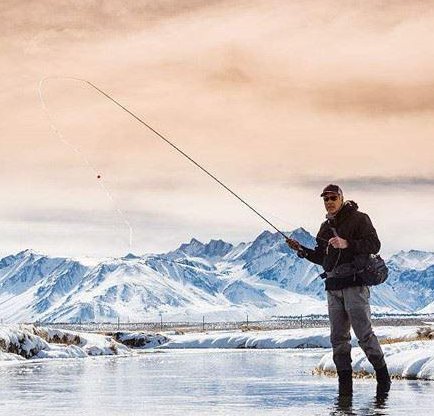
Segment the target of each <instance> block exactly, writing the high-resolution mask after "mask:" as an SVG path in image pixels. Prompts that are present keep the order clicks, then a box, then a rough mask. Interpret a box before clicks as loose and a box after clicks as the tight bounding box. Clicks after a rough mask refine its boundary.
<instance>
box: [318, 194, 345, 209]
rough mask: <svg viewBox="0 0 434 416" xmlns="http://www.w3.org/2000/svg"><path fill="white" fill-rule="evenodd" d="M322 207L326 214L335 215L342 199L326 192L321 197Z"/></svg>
mask: <svg viewBox="0 0 434 416" xmlns="http://www.w3.org/2000/svg"><path fill="white" fill-rule="evenodd" d="M322 198H323V200H324V206H325V209H326V210H327V213H328V214H331V215H335V214H336V213H337V212H338V211H339V210H340V208H341V206H342V203H343V197H342V196H341V195H338V194H335V193H334V192H327V193H326V194H325V195H324V196H323V197H322Z"/></svg>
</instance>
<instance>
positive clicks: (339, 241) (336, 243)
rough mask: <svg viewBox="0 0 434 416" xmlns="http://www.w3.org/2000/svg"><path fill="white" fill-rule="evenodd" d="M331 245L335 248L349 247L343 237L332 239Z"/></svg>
mask: <svg viewBox="0 0 434 416" xmlns="http://www.w3.org/2000/svg"><path fill="white" fill-rule="evenodd" d="M329 244H331V245H332V246H333V248H347V247H348V241H347V240H344V239H343V238H341V237H333V238H330V240H329Z"/></svg>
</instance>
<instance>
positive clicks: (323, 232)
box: [287, 184, 391, 396]
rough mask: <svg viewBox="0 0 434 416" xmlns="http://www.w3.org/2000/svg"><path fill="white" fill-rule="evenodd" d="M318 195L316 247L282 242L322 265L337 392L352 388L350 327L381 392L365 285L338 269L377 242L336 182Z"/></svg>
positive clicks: (385, 385) (383, 379) (382, 378)
mask: <svg viewBox="0 0 434 416" xmlns="http://www.w3.org/2000/svg"><path fill="white" fill-rule="evenodd" d="M321 197H322V198H323V200H324V206H325V209H326V210H327V215H326V218H327V220H326V221H325V222H323V223H322V224H321V227H320V230H319V232H318V235H317V238H316V243H317V245H316V247H315V248H314V249H310V248H307V247H304V246H302V245H301V244H300V243H299V242H298V241H296V240H293V239H289V238H288V239H287V244H288V246H289V247H290V248H292V249H293V250H295V251H297V255H298V256H299V257H301V258H306V259H307V260H309V261H310V262H312V263H316V264H319V265H321V266H322V267H323V268H324V270H325V273H324V274H323V275H321V277H323V278H325V289H326V291H327V301H328V312H329V319H330V341H331V344H332V347H333V361H334V363H335V365H336V369H337V372H338V378H339V395H342V396H349V395H351V394H352V392H353V380H352V367H351V344H350V340H351V335H350V327H351V326H352V327H353V330H354V333H355V334H356V336H357V338H358V340H359V345H360V347H361V348H362V349H363V351H364V352H365V354H366V357H367V358H368V360H369V361H370V363H371V364H372V365H373V367H374V369H375V372H376V376H377V393H379V394H384V393H387V392H388V391H389V390H390V385H391V381H390V377H389V372H388V370H387V366H386V362H385V361H384V356H383V351H382V349H381V347H380V344H379V342H378V339H377V337H376V336H375V334H374V332H373V331H372V324H371V309H370V306H369V296H370V293H369V288H368V287H367V286H364V284H363V282H362V281H361V279H360V278H359V276H356V275H355V274H353V275H350V276H349V275H348V274H347V275H346V276H345V273H344V272H342V271H343V270H344V269H345V268H346V267H350V268H351V267H352V263H353V262H354V261H355V256H356V255H358V254H376V253H378V251H379V250H380V244H381V243H380V240H379V239H378V236H377V232H376V231H375V228H374V227H373V225H372V223H371V220H370V219H369V217H368V215H366V214H364V213H362V212H360V211H358V206H357V204H356V203H355V202H354V201H344V196H343V193H342V190H341V188H340V187H339V186H337V185H332V184H330V185H328V186H326V187H325V188H324V190H323V192H322V194H321Z"/></svg>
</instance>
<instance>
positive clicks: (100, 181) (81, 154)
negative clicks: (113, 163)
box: [38, 77, 133, 250]
mask: <svg viewBox="0 0 434 416" xmlns="http://www.w3.org/2000/svg"><path fill="white" fill-rule="evenodd" d="M53 79H59V80H74V81H81V82H87V81H85V80H82V79H79V78H72V77H46V78H42V79H41V80H40V81H39V86H38V95H39V101H40V103H41V106H42V108H43V110H44V112H45V115H46V116H47V119H48V121H49V124H50V128H51V130H52V131H53V133H54V134H55V135H56V137H57V138H58V139H59V140H60V141H61V142H62V143H63V144H64V145H65V146H67V147H69V148H70V149H71V150H72V151H73V152H74V153H76V154H77V156H78V157H79V158H80V159H81V160H82V161H83V162H84V163H85V165H86V166H87V167H88V168H89V169H90V170H92V171H93V173H94V175H95V176H96V177H97V178H98V184H99V186H100V187H101V189H102V190H103V191H104V193H105V195H106V196H107V198H108V199H109V201H110V202H111V204H112V206H113V207H114V210H115V211H116V213H117V214H118V216H119V218H120V219H121V220H122V222H123V223H124V224H125V225H126V226H127V228H128V231H129V248H130V250H131V247H132V245H133V227H132V226H131V224H130V222H129V221H128V219H127V217H126V216H125V214H124V213H123V211H122V210H121V209H120V208H119V207H117V205H116V202H115V200H114V198H113V196H112V194H111V192H110V189H109V188H108V187H107V186H106V185H105V183H104V180H103V179H102V178H101V175H100V174H99V172H98V170H97V169H96V168H95V166H94V165H92V163H91V162H90V160H89V159H88V158H87V156H86V154H85V153H84V152H83V151H82V150H81V149H80V148H79V147H78V146H75V145H73V144H72V143H71V142H70V141H69V140H67V139H66V138H65V137H64V135H63V134H62V132H61V131H60V130H59V129H58V128H57V127H56V125H55V123H54V120H53V117H51V113H50V111H49V109H48V106H47V104H46V102H45V99H44V95H43V92H42V90H43V85H44V83H45V82H46V81H48V80H53Z"/></svg>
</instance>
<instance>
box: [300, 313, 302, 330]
mask: <svg viewBox="0 0 434 416" xmlns="http://www.w3.org/2000/svg"><path fill="white" fill-rule="evenodd" d="M300 328H303V314H301V315H300Z"/></svg>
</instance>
